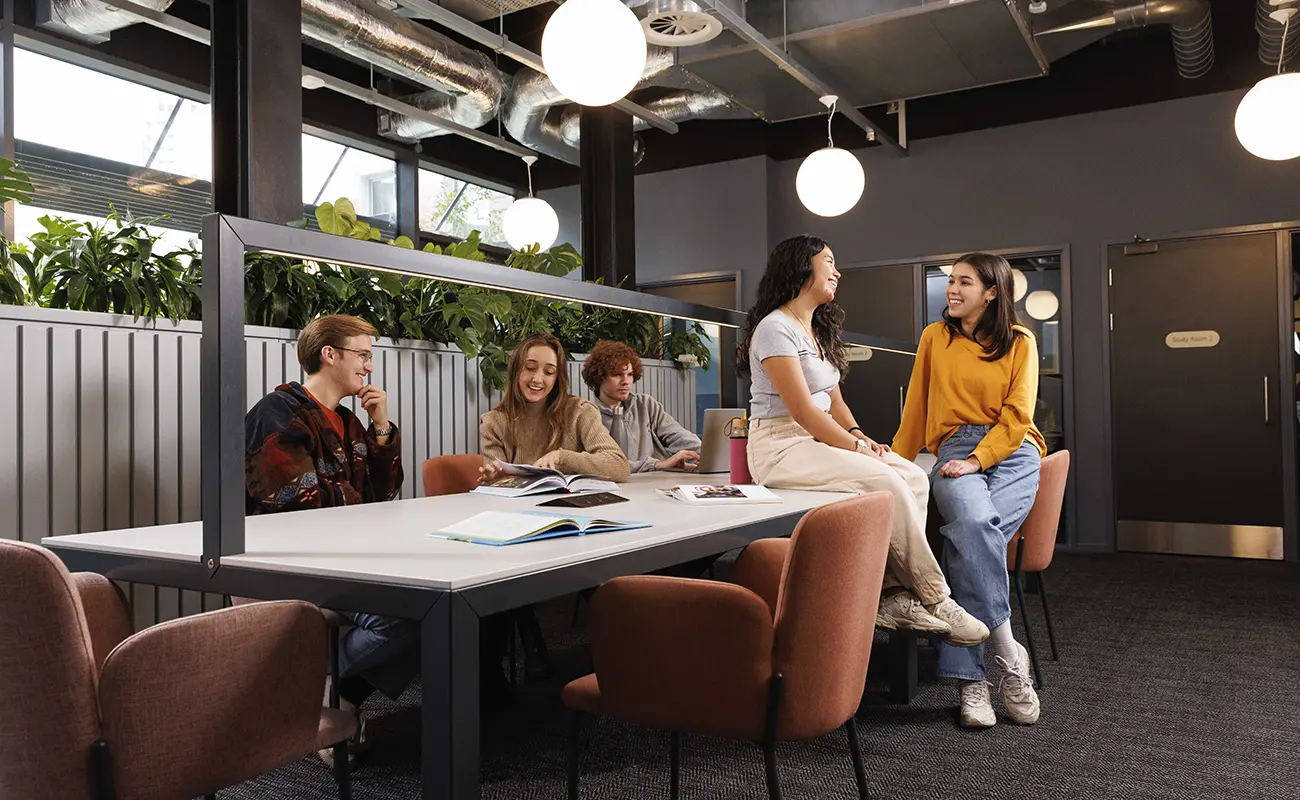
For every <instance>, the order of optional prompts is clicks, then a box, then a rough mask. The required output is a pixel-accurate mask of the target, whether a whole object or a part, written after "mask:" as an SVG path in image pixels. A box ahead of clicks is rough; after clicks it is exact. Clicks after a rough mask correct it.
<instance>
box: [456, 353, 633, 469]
mask: <svg viewBox="0 0 1300 800" xmlns="http://www.w3.org/2000/svg"><path fill="white" fill-rule="evenodd" d="M480 431H481V433H482V440H483V457H484V460H485V462H486V463H485V465H484V466H483V468H482V469H481V470H480V471H481V472H482V480H484V481H489V480H493V479H495V478H496V477H498V476H499V474H500V469H499V468H498V467H497V466H496V463H497V462H498V461H505V462H507V463H511V464H532V465H534V466H538V467H547V468H550V469H558V470H559V471H560V472H563V473H565V474H568V475H577V474H585V475H599V476H601V477H603V478H607V479H609V480H612V481H618V482H620V483H621V482H624V481H627V480H628V478H629V476H630V474H631V472H630V467H629V466H628V463H627V458H626V457H625V456H624V455H623V451H622V450H620V449H619V446H618V444H616V443H615V442H614V440H613V439H612V438H610V435H609V431H607V430H605V426H604V424H603V423H602V422H601V420H600V410H599V409H598V408H596V406H594V405H593V404H591V403H589V402H587V401H586V400H583V399H581V398H578V397H574V396H573V395H571V394H569V373H568V370H567V369H565V356H564V347H563V346H561V345H560V340H559V339H556V338H555V337H554V336H551V335H550V334H546V333H537V334H533V335H532V336H529V337H528V338H527V339H524V340H523V341H522V342H520V343H519V346H518V347H516V348H515V352H514V353H513V354H512V355H511V356H510V373H509V378H508V379H507V382H506V396H505V399H504V400H502V401H501V403H500V404H499V405H498V406H497V407H496V408H495V409H493V410H492V411H489V412H488V413H486V414H484V415H483V418H482V419H481V420H480Z"/></svg>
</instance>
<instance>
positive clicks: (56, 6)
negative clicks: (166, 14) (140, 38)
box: [36, 0, 173, 43]
mask: <svg viewBox="0 0 1300 800" xmlns="http://www.w3.org/2000/svg"><path fill="white" fill-rule="evenodd" d="M134 2H135V3H136V4H137V5H141V6H144V7H145V8H148V9H151V10H153V11H166V10H167V9H168V8H170V7H171V4H172V2H173V0H134ZM136 22H138V20H137V19H136V17H135V16H134V15H133V14H130V13H127V12H125V11H123V10H121V9H119V8H115V7H113V6H112V5H110V4H108V3H104V2H101V0H38V2H37V3H36V23H37V25H39V26H40V27H42V28H48V29H50V30H54V31H58V32H59V33H62V34H65V35H68V36H73V37H76V38H78V39H83V40H86V41H90V42H95V43H100V42H104V41H107V40H108V34H110V33H112V32H113V31H115V30H117V29H119V28H125V27H126V26H127V25H134V24H135V23H136Z"/></svg>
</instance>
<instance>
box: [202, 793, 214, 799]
mask: <svg viewBox="0 0 1300 800" xmlns="http://www.w3.org/2000/svg"><path fill="white" fill-rule="evenodd" d="M203 800H217V793H216V792H213V793H212V794H205V795H203Z"/></svg>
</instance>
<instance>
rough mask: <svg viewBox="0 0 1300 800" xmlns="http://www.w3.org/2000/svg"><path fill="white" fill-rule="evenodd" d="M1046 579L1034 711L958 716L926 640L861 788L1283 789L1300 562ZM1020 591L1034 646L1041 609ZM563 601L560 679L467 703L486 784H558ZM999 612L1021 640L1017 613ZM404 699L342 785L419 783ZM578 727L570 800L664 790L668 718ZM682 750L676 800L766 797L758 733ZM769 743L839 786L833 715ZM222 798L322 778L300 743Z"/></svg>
mask: <svg viewBox="0 0 1300 800" xmlns="http://www.w3.org/2000/svg"><path fill="white" fill-rule="evenodd" d="M1048 579H1049V587H1048V588H1049V599H1050V600H1051V601H1052V611H1053V616H1054V622H1055V623H1056V632H1057V636H1058V643H1059V644H1060V651H1061V652H1060V656H1061V660H1060V661H1058V662H1050V661H1045V662H1044V673H1045V678H1046V680H1047V687H1046V688H1045V689H1043V690H1042V692H1041V698H1042V704H1043V713H1042V718H1041V720H1040V721H1039V723H1038V724H1037V725H1035V726H1032V727H1017V726H1015V725H1012V724H1010V723H1002V724H999V725H998V726H997V727H995V728H993V729H990V730H987V731H979V732H971V731H964V730H961V729H959V728H958V727H957V726H956V724H955V714H954V709H955V707H956V699H955V689H954V688H953V687H952V686H951V685H950V684H947V683H945V682H942V681H937V680H936V679H935V678H934V676H933V670H934V659H933V652H932V651H930V650H929V648H923V649H922V653H921V680H922V687H921V692H920V695H919V696H918V697H917V699H916V700H914V701H913V702H912V703H911V704H910V705H908V706H901V705H891V704H889V703H887V702H886V701H885V700H884V698H883V695H881V694H877V693H876V692H874V691H872V690H875V689H877V688H879V689H880V690H881V691H883V690H884V688H885V687H884V686H883V685H880V686H879V687H877V686H876V685H875V683H874V679H873V682H872V685H870V686H869V691H868V693H867V695H866V696H865V697H864V702H863V705H862V707H861V709H860V710H859V712H858V715H857V720H858V725H859V730H860V731H861V733H862V735H863V744H864V747H865V749H866V764H867V772H868V781H869V784H870V788H871V793H872V797H873V798H881V799H882V800H904V799H905V798H907V799H911V798H915V799H916V800H921V799H922V798H926V799H929V798H934V799H935V800H939V799H940V798H1071V799H1073V798H1167V799H1168V800H1192V798H1260V800H1264V799H1265V798H1277V799H1278V800H1294V799H1295V798H1297V797H1300V565H1288V564H1280V563H1264V562H1244V561H1229V560H1213V559H1200V558H1186V557H1172V556H1147V555H1127V554H1126V555H1107V556H1100V555H1099V556H1080V555H1072V556H1058V557H1057V559H1056V562H1055V564H1054V565H1053V567H1052V570H1051V571H1050V572H1049V573H1048ZM1028 599H1029V601H1030V624H1031V625H1032V626H1033V627H1034V630H1035V632H1036V633H1037V634H1038V636H1039V639H1038V641H1039V642H1040V643H1041V646H1040V651H1039V654H1040V657H1041V658H1046V657H1047V654H1046V651H1047V637H1046V632H1045V630H1044V628H1043V625H1042V617H1041V610H1040V607H1039V606H1038V605H1037V598H1036V597H1034V596H1032V595H1031V596H1030V597H1029V598H1028ZM571 610H572V605H571V601H570V602H564V603H555V604H551V605H548V606H545V607H543V609H542V610H541V614H540V616H541V621H542V625H543V628H544V629H545V630H546V633H547V639H548V642H549V644H550V647H551V651H552V659H553V663H554V667H555V670H556V672H557V678H556V679H555V680H551V681H544V682H535V683H530V684H527V685H526V686H524V687H523V688H522V689H521V691H520V693H519V697H518V698H517V700H516V701H515V702H514V703H512V704H511V705H509V706H507V707H506V708H504V709H501V710H498V711H494V712H491V713H489V714H488V715H486V716H485V718H484V721H483V770H482V781H483V792H482V794H483V797H484V798H490V799H491V800H498V799H499V800H506V799H507V798H508V799H509V800H515V799H516V798H538V799H539V800H540V799H541V798H547V799H548V800H561V799H562V798H563V797H564V796H565V793H564V792H565V790H564V786H565V775H566V770H565V765H566V759H567V741H568V738H567V737H568V724H567V719H568V718H567V716H566V715H565V713H564V711H563V709H562V708H561V707H560V705H559V700H558V694H559V689H560V687H561V686H562V685H563V681H564V679H567V678H570V677H575V676H577V675H578V674H580V671H581V669H582V664H583V662H584V659H585V641H584V639H583V636H582V634H581V631H570V629H569V613H570V611H571ZM1013 620H1014V624H1015V625H1016V628H1017V638H1019V639H1020V640H1021V641H1023V634H1022V633H1021V632H1020V631H1022V630H1023V628H1022V627H1021V625H1022V623H1021V620H1020V616H1019V612H1018V611H1016V612H1015V615H1014V617H1013ZM878 649H879V648H878ZM873 675H874V673H873ZM995 702H996V700H995ZM418 706H419V694H418V691H417V690H416V689H415V688H413V689H411V690H410V691H408V692H407V694H406V695H405V696H404V697H403V698H402V699H401V701H400V702H398V703H391V702H388V701H386V700H384V699H382V698H381V699H372V700H370V701H368V702H367V705H366V706H365V712H366V715H367V719H368V720H369V723H368V724H369V726H370V730H371V732H372V738H373V740H374V741H375V750H374V751H373V752H372V753H370V754H369V755H368V757H367V759H366V761H364V762H363V763H362V764H361V765H360V766H359V767H358V769H357V770H356V772H355V784H354V794H355V797H356V798H357V800H397V799H398V798H403V799H405V798H419V797H420V781H419V717H418V713H419V712H418ZM590 731H591V734H592V741H591V744H590V747H589V749H588V750H587V753H586V755H585V756H584V763H583V780H582V796H583V798H658V797H663V798H667V797H668V737H667V734H665V733H662V732H657V731H651V730H646V729H643V728H639V727H637V726H633V725H626V724H622V723H618V722H614V721H609V720H605V721H602V722H600V723H599V724H598V725H596V726H594V727H593V728H591V729H590ZM682 748H683V767H682V796H683V798H692V799H694V798H698V799H699V800H705V799H706V798H708V799H709V800H721V799H722V798H735V799H736V800H742V799H746V800H759V799H760V798H765V797H767V793H766V788H765V783H764V778H763V763H762V756H761V753H760V752H759V750H758V749H757V748H756V747H754V746H752V745H746V744H739V743H735V742H726V741H721V740H716V739H710V738H705V737H695V736H687V737H683V743H682ZM779 754H780V759H781V780H782V786H783V789H784V791H785V796H786V797H787V798H799V799H800V800H803V799H804V798H809V799H811V798H825V799H826V800H831V799H832V798H835V799H836V800H841V799H842V800H851V799H852V798H856V796H857V793H856V790H855V786H854V782H853V777H852V767H851V762H850V760H849V753H848V741H847V737H846V735H845V734H844V732H843V731H842V730H841V731H839V732H836V733H833V734H830V735H828V736H826V737H824V738H822V739H819V740H816V741H811V742H805V743H799V744H787V745H782V746H781V747H780V750H779ZM219 796H220V797H221V798H226V799H228V800H235V799H236V798H241V799H246V800H271V799H272V798H322V800H324V799H325V798H331V797H336V796H337V795H336V794H335V789H334V784H333V781H332V779H331V776H330V773H329V771H328V770H327V769H326V768H325V766H324V765H323V764H322V763H321V762H319V761H318V760H316V759H314V758H313V759H305V760H303V761H301V762H299V763H297V764H293V765H290V766H288V767H285V768H283V769H280V770H277V771H275V772H273V773H270V774H267V775H265V776H263V777H261V778H259V779H257V780H254V781H250V782H248V783H245V784H242V785H240V786H238V787H235V788H233V789H230V790H227V791H225V792H222V793H221V794H220V795H219Z"/></svg>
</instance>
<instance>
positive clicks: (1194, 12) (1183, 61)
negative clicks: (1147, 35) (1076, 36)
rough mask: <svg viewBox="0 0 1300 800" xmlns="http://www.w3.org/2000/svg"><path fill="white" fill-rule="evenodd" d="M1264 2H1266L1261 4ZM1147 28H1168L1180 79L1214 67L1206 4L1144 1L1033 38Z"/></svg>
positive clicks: (1201, 0)
mask: <svg viewBox="0 0 1300 800" xmlns="http://www.w3.org/2000/svg"><path fill="white" fill-rule="evenodd" d="M1261 2H1265V3H1266V2H1267V0H1261ZM1148 25H1168V26H1169V28H1170V30H1171V33H1172V36H1173V40H1174V59H1175V61H1176V62H1177V64H1178V74H1179V75H1181V76H1183V77H1184V78H1199V77H1201V76H1202V75H1204V74H1205V73H1207V72H1209V71H1210V67H1212V66H1214V25H1213V21H1212V19H1211V16H1210V0H1145V2H1137V3H1130V4H1129V5H1127V6H1116V7H1114V8H1111V9H1110V10H1108V11H1106V12H1104V13H1102V14H1098V15H1096V16H1093V17H1089V18H1087V19H1083V20H1077V21H1075V22H1070V23H1066V24H1064V25H1058V26H1056V27H1053V28H1048V29H1047V30H1043V31H1036V32H1035V33H1034V35H1035V36H1046V35H1048V34H1052V33H1066V32H1068V31H1081V30H1088V29H1090V28H1111V27H1113V28H1114V29H1115V30H1126V29H1129V28H1144V27H1146V26H1148Z"/></svg>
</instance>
